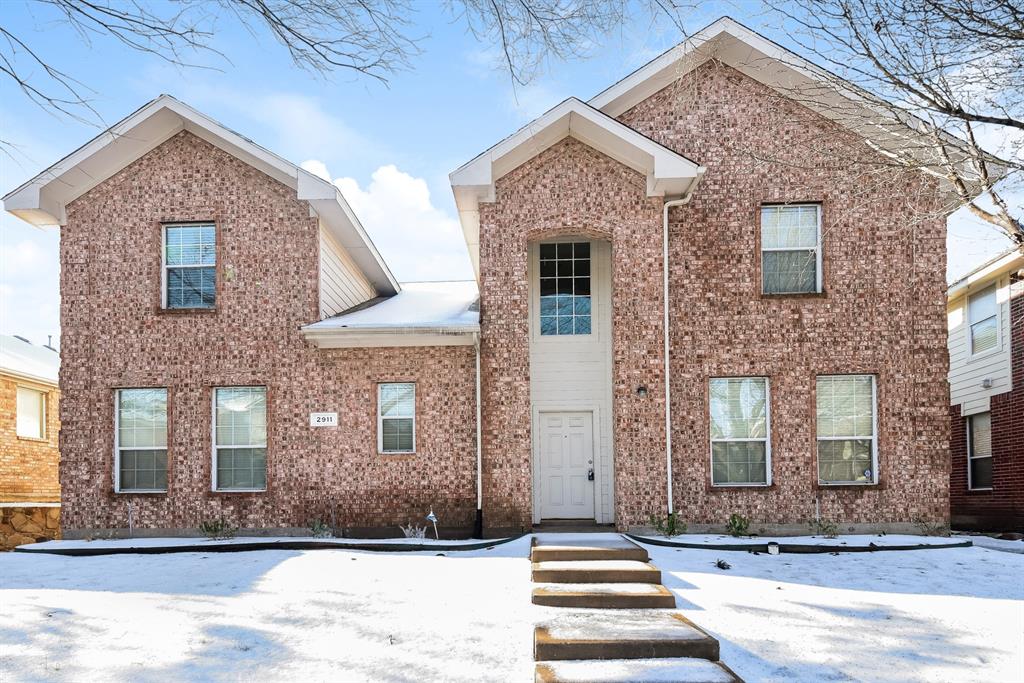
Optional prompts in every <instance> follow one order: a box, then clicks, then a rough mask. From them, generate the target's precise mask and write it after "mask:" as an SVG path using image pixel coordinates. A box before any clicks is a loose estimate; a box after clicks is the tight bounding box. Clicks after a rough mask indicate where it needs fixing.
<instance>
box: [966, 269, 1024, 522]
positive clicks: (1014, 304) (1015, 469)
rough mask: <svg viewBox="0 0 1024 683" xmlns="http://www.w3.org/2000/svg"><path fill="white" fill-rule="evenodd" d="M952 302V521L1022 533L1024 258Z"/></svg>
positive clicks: (975, 277) (982, 275)
mask: <svg viewBox="0 0 1024 683" xmlns="http://www.w3.org/2000/svg"><path fill="white" fill-rule="evenodd" d="M947 297H948V304H947V311H948V316H949V388H950V403H951V406H950V410H949V412H950V418H951V422H952V434H951V444H950V445H951V451H952V456H953V457H952V469H951V472H950V484H949V495H950V511H951V517H952V520H951V521H952V524H953V526H954V527H955V528H960V529H982V530H993V531H1020V530H1024V252H1021V250H1019V249H1014V250H1012V251H1010V252H1008V253H1006V254H1003V255H1001V256H999V257H998V258H996V259H993V260H992V261H989V262H988V263H986V264H984V265H982V266H980V267H979V268H977V269H975V270H974V271H972V272H970V273H968V274H967V275H965V276H964V277H962V278H961V279H959V280H957V281H956V282H954V283H953V284H952V285H950V286H949V291H948V293H947Z"/></svg>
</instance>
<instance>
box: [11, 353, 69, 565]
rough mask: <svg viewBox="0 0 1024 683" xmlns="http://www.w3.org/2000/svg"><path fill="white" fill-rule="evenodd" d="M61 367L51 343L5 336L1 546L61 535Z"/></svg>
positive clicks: (58, 357) (12, 545)
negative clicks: (59, 441) (59, 381)
mask: <svg viewBox="0 0 1024 683" xmlns="http://www.w3.org/2000/svg"><path fill="white" fill-rule="evenodd" d="M59 368H60V356H59V354H58V353H57V351H56V350H55V349H53V348H52V347H50V346H49V345H46V346H37V345H35V344H32V343H31V342H30V341H28V340H27V339H25V338H23V337H17V336H8V335H0V549H6V548H11V547H14V546H16V545H20V544H22V543H31V542H33V541H37V540H43V539H48V538H54V537H55V536H56V535H57V534H59V526H60V482H59V480H58V476H57V468H58V465H59V462H60V452H59V450H58V434H59V432H60V419H59V417H58V406H59V404H60V391H59V390H58V388H57V373H58V370H59Z"/></svg>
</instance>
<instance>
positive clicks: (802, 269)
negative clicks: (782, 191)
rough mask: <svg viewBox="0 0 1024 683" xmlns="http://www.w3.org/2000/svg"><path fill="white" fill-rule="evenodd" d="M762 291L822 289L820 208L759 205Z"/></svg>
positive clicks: (802, 292)
mask: <svg viewBox="0 0 1024 683" xmlns="http://www.w3.org/2000/svg"><path fill="white" fill-rule="evenodd" d="M761 291H762V292H763V293H765V294H807V293H816V292H820V291H821V207H820V206H818V205H817V204H786V205H781V204H778V205H775V204H773V205H770V206H762V207H761Z"/></svg>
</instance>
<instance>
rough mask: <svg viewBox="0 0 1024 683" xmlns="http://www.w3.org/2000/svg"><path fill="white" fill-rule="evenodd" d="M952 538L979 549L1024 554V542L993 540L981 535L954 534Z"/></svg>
mask: <svg viewBox="0 0 1024 683" xmlns="http://www.w3.org/2000/svg"><path fill="white" fill-rule="evenodd" d="M952 538H953V539H954V540H957V541H970V542H971V543H973V544H974V545H976V546H978V547H979V548H989V549H991V550H1002V551H1003V552H1006V553H1020V554H1024V541H1010V540H1006V539H1003V538H992V537H991V536H983V535H981V534H977V535H975V534H972V535H970V536H968V535H966V534H965V535H960V534H954V535H953V536H952Z"/></svg>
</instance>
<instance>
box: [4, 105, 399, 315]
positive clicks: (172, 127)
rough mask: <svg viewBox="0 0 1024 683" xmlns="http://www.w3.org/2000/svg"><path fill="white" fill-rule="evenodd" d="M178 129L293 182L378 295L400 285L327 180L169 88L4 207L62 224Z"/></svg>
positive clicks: (43, 223) (44, 223) (35, 220)
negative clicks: (70, 211)
mask: <svg viewBox="0 0 1024 683" xmlns="http://www.w3.org/2000/svg"><path fill="white" fill-rule="evenodd" d="M182 130H187V131H189V132H190V133H192V134H193V135H195V136H196V137H198V138H201V139H202V140H205V141H206V142H209V143H210V144H212V145H214V146H215V147H217V148H218V149H221V150H223V151H224V152H226V153H228V154H230V155H231V156H233V157H235V158H237V159H239V160H241V161H243V162H244V163H246V164H248V165H250V166H252V167H253V168H255V169H257V170H258V171H260V172H262V173H264V174H266V175H267V176H269V177H271V178H273V179H274V180H277V181H278V182H280V183H282V184H284V185H286V186H287V187H290V188H292V189H294V190H295V191H296V198H297V199H299V200H303V201H307V202H309V205H310V208H311V209H313V210H314V211H315V212H316V214H317V215H319V216H320V217H322V218H323V219H324V222H325V224H326V225H327V226H328V227H329V229H330V230H331V232H332V234H333V235H334V236H335V237H336V238H337V239H338V241H339V242H340V243H341V244H343V245H344V246H345V248H346V249H348V251H349V252H350V253H351V254H352V257H353V259H354V260H355V262H356V264H357V265H358V266H359V267H360V268H361V269H362V270H363V272H364V273H365V274H366V276H367V278H368V279H369V280H370V281H371V282H372V283H373V284H374V286H375V287H376V288H377V289H378V292H379V293H380V294H381V295H388V294H394V293H396V292H398V291H399V289H400V287H399V285H398V282H397V280H395V278H394V276H393V275H392V274H391V272H390V270H389V269H388V267H387V264H386V263H385V262H384V259H383V258H382V257H381V255H380V253H379V252H378V251H377V249H376V247H375V246H374V245H373V242H372V241H371V240H370V238H369V236H368V235H367V234H366V231H365V230H364V229H363V227H362V225H361V224H360V223H359V220H358V219H357V218H356V216H355V214H354V213H353V212H352V209H351V207H349V206H348V203H347V202H346V201H345V199H344V197H342V195H341V192H340V191H339V190H338V189H337V188H336V187H335V186H334V185H333V184H332V183H330V182H328V181H326V180H324V179H322V178H319V177H317V176H315V175H313V174H312V173H309V172H308V171H306V170H304V169H302V168H300V167H299V166H296V165H295V164H293V163H291V162H290V161H287V160H285V159H283V158H281V157H279V156H277V155H276V154H274V153H273V152H271V151H269V150H267V149H264V148H263V147H261V146H259V145H258V144H256V143H255V142H253V141H252V140H250V139H248V138H246V137H244V136H242V135H239V134H238V133H236V132H234V131H232V130H231V129H229V128H227V127H226V126H223V125H221V124H220V123H218V122H217V121H215V120H213V119H211V118H210V117H208V116H206V115H205V114H203V113H201V112H199V111H196V110H195V109H193V108H192V107H190V106H188V105H187V104H185V103H183V102H181V101H179V100H177V99H175V98H174V97H171V96H170V95H160V96H159V97H157V98H156V99H154V100H152V101H151V102H149V103H147V104H146V105H144V106H143V107H142V108H140V109H139V110H137V111H135V112H134V113H132V114H130V115H129V116H127V117H126V118H124V119H122V120H121V121H119V122H118V123H116V124H114V125H113V126H111V127H110V128H109V129H107V130H106V131H104V132H103V133H101V134H100V135H98V136H96V137H95V138H93V139H92V140H90V141H89V142H87V143H86V144H85V145H83V146H82V147H80V148H79V149H77V150H75V151H74V152H72V153H71V154H69V155H68V156H66V157H64V158H63V159H61V160H60V161H58V162H57V163H56V164H54V165H53V166H50V167H49V168H48V169H46V170H45V171H43V172H42V173H40V174H38V175H36V176H35V177H34V178H32V179H31V180H29V181H28V182H26V183H24V184H22V185H21V186H20V187H18V188H17V189H15V190H13V191H12V192H10V193H9V194H7V195H6V196H5V197H4V198H3V201H4V208H5V209H6V210H7V211H9V212H10V213H12V214H14V215H16V216H18V217H19V218H21V219H22V220H25V221H27V222H28V223H30V224H32V225H35V226H36V227H50V226H61V225H64V224H65V223H66V221H67V214H66V207H67V205H68V204H69V203H71V202H72V201H74V200H75V199H77V198H78V197H80V196H82V195H83V194H85V193H86V192H88V191H89V190H91V189H92V188H93V187H95V186H96V185H97V184H99V183H101V182H103V181H104V180H106V179H107V178H109V177H110V176H112V175H114V174H115V173H117V172H118V171H120V170H121V169H123V168H125V167H126V166H128V165H129V164H131V163H132V162H134V161H136V160H137V159H139V158H141V157H142V156H143V155H145V154H146V153H147V152H150V151H151V150H153V149H155V148H156V147H158V146H159V145H160V144H162V143H163V142H165V141H167V140H168V139H170V138H171V137H173V136H174V135H176V134H177V133H179V132H180V131H182Z"/></svg>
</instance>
